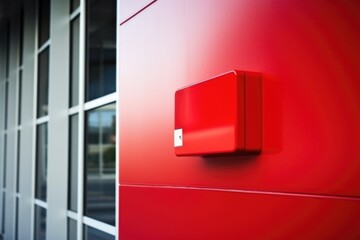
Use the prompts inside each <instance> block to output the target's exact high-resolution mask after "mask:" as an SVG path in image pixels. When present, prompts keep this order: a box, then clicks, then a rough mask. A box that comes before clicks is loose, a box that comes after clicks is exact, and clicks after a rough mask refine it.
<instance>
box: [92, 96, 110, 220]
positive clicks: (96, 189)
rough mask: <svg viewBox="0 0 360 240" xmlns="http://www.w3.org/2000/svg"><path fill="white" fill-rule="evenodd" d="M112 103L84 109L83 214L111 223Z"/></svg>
mask: <svg viewBox="0 0 360 240" xmlns="http://www.w3.org/2000/svg"><path fill="white" fill-rule="evenodd" d="M115 114H116V113H115V103H113V104H109V105H106V106H103V107H100V108H97V109H95V110H91V111H89V112H87V113H86V126H85V127H86V129H85V147H86V148H85V154H86V155H85V157H86V159H85V167H86V169H85V215H86V216H88V217H91V218H94V219H97V220H99V221H102V222H105V223H108V224H111V225H115V139H116V136H115V134H116V130H115V119H116V115H115Z"/></svg>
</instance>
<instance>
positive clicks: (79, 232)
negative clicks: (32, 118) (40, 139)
mask: <svg viewBox="0 0 360 240" xmlns="http://www.w3.org/2000/svg"><path fill="white" fill-rule="evenodd" d="M79 14H80V16H79V20H80V24H79V25H80V26H79V45H80V46H79V101H78V102H79V106H78V112H79V117H78V126H79V127H78V149H79V151H78V177H77V181H78V182H77V184H78V193H77V194H78V196H77V210H78V211H77V222H76V223H77V239H83V231H82V229H83V224H82V216H83V214H84V201H83V199H84V196H83V195H84V165H85V164H84V150H83V149H84V121H85V112H84V99H85V53H86V52H85V50H86V49H85V46H86V32H85V29H86V21H85V20H86V18H85V17H86V11H85V0H80V6H79Z"/></svg>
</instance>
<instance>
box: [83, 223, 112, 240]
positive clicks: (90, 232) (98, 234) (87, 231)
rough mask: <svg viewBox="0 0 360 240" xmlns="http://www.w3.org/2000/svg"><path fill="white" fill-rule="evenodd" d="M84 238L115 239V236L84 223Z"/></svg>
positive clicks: (86, 239)
mask: <svg viewBox="0 0 360 240" xmlns="http://www.w3.org/2000/svg"><path fill="white" fill-rule="evenodd" d="M84 239H85V240H115V237H114V236H112V235H110V234H108V233H105V232H102V231H100V230H97V229H95V228H92V227H89V226H86V225H84Z"/></svg>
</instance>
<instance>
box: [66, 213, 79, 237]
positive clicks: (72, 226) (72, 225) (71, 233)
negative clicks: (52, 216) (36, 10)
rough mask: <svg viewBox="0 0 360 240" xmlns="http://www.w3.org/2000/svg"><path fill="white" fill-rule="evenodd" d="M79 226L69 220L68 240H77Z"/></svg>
mask: <svg viewBox="0 0 360 240" xmlns="http://www.w3.org/2000/svg"><path fill="white" fill-rule="evenodd" d="M76 235H77V225H76V221H75V220H73V219H71V218H68V238H67V239H68V240H76V239H77V236H76Z"/></svg>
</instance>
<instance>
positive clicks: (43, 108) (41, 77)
mask: <svg viewBox="0 0 360 240" xmlns="http://www.w3.org/2000/svg"><path fill="white" fill-rule="evenodd" d="M48 95H49V48H46V49H45V50H44V51H43V52H41V53H40V55H39V65H38V83H37V117H42V116H45V115H47V114H48V103H49V96H48Z"/></svg>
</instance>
